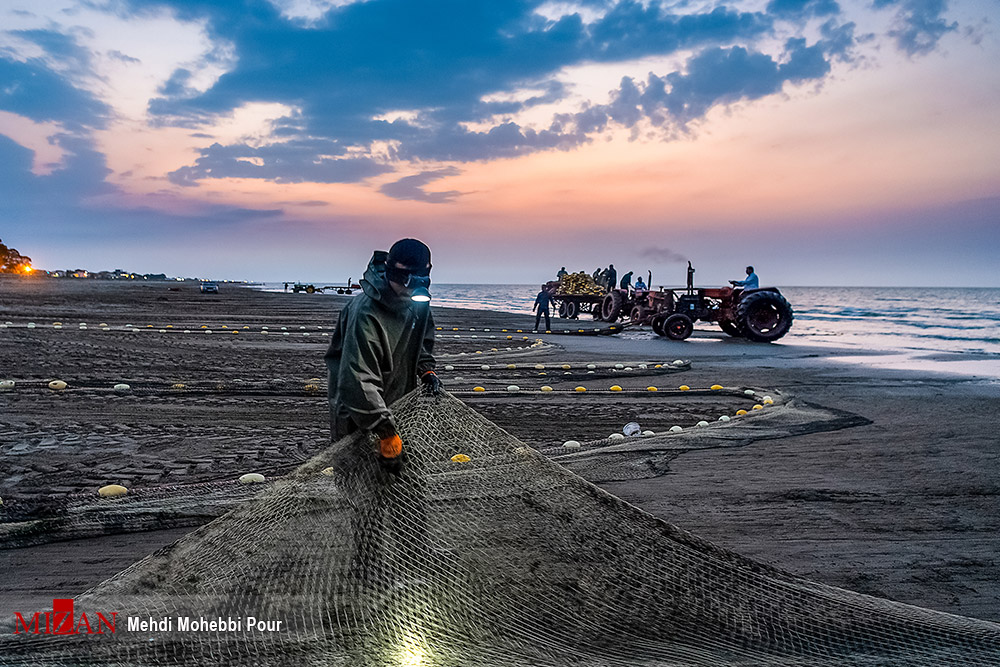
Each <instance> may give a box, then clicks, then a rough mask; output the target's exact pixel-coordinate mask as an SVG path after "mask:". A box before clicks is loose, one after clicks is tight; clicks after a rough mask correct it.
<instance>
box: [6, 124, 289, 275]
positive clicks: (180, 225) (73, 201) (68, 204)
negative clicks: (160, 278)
mask: <svg viewBox="0 0 1000 667" xmlns="http://www.w3.org/2000/svg"><path fill="white" fill-rule="evenodd" d="M57 140H58V142H59V143H60V145H61V146H62V147H63V148H64V149H65V150H66V151H68V152H67V156H66V159H65V160H64V163H63V164H62V166H61V167H60V168H59V169H58V170H56V171H53V172H52V173H50V174H46V175H42V176H39V175H36V174H34V173H32V172H31V164H32V152H31V151H30V150H29V149H27V148H25V147H23V146H21V145H20V144H17V143H16V142H14V141H12V140H10V139H8V138H7V137H5V136H3V135H0V220H2V221H3V229H4V234H5V236H6V235H9V236H10V237H11V238H18V239H26V240H28V239H30V240H31V243H32V244H34V247H38V248H43V247H47V246H49V245H51V242H52V241H53V239H58V243H59V244H63V243H66V242H68V241H71V240H73V239H86V240H88V241H89V242H93V240H94V239H100V238H105V239H106V238H113V239H124V238H146V239H148V238H150V237H158V236H171V235H172V236H174V237H175V238H176V236H177V235H178V234H187V233H197V232H198V230H200V229H204V228H210V227H213V226H215V227H220V226H221V227H226V226H237V225H239V224H240V223H243V222H248V221H272V220H279V219H283V215H284V214H283V211H282V210H280V209H249V208H242V207H233V206H226V205H200V206H196V207H194V208H193V209H192V208H191V207H190V203H189V202H185V206H184V210H185V212H184V213H168V212H165V211H163V210H157V209H152V208H118V207H116V206H114V205H113V204H98V203H94V202H95V201H111V200H113V198H114V196H115V195H117V194H119V191H118V189H117V188H115V187H114V186H111V185H109V184H108V183H107V182H106V181H105V179H106V177H107V175H108V174H110V173H111V170H110V169H108V167H107V164H106V163H105V159H104V156H103V155H102V154H101V153H98V152H97V151H95V150H94V149H93V146H91V144H90V143H89V141H88V140H84V139H79V138H75V137H69V136H61V137H58V138H57ZM171 198H174V197H173V195H169V194H168V195H166V196H164V197H161V198H160V199H161V200H164V205H169V204H170V203H171ZM23 245H25V246H28V245H29V244H28V243H27V242H26V243H24V244H23ZM48 268H55V267H48Z"/></svg>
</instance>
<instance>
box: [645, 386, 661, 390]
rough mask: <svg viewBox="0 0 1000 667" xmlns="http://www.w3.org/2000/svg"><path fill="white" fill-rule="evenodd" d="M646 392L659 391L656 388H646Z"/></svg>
mask: <svg viewBox="0 0 1000 667" xmlns="http://www.w3.org/2000/svg"><path fill="white" fill-rule="evenodd" d="M646 391H659V389H657V388H656V387H646Z"/></svg>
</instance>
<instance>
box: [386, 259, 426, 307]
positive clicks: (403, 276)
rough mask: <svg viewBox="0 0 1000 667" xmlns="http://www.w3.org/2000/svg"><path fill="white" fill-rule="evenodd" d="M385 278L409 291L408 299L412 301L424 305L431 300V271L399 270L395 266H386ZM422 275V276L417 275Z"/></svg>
mask: <svg viewBox="0 0 1000 667" xmlns="http://www.w3.org/2000/svg"><path fill="white" fill-rule="evenodd" d="M385 273H386V277H387V278H388V279H389V280H391V281H392V282H394V283H397V284H399V285H402V286H403V287H406V288H407V289H409V290H410V298H411V299H412V300H414V301H419V302H423V303H426V302H428V301H430V300H431V292H430V290H429V289H428V288H429V287H430V286H431V276H430V273H431V269H430V267H427V268H425V269H401V268H398V267H395V266H387V267H386V270H385ZM419 274H423V275H419Z"/></svg>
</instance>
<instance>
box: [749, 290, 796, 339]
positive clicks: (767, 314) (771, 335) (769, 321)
mask: <svg viewBox="0 0 1000 667" xmlns="http://www.w3.org/2000/svg"><path fill="white" fill-rule="evenodd" d="M736 317H737V322H739V327H740V332H741V333H742V334H743V335H744V336H746V337H747V338H748V339H749V340H752V341H756V342H758V343H770V342H771V341H775V340H778V339H779V338H781V337H782V336H784V335H785V334H786V333H788V330H789V329H790V328H791V327H792V307H791V305H789V303H788V301H786V300H785V297H783V296H781V294H779V293H778V292H770V291H768V292H753V293H751V294H749V295H747V296H746V297H744V298H743V299H741V300H740V303H739V305H737V306H736Z"/></svg>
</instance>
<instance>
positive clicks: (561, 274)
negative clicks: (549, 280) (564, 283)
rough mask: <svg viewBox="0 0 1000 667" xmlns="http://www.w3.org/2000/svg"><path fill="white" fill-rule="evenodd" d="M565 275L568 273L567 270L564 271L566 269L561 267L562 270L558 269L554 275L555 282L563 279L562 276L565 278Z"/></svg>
mask: <svg viewBox="0 0 1000 667" xmlns="http://www.w3.org/2000/svg"><path fill="white" fill-rule="evenodd" d="M567 273H569V271H567V270H566V267H565V266H564V267H562V268H561V269H559V271H558V272H557V273H556V280H562V277H563V276H565V275H566V274H567Z"/></svg>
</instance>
